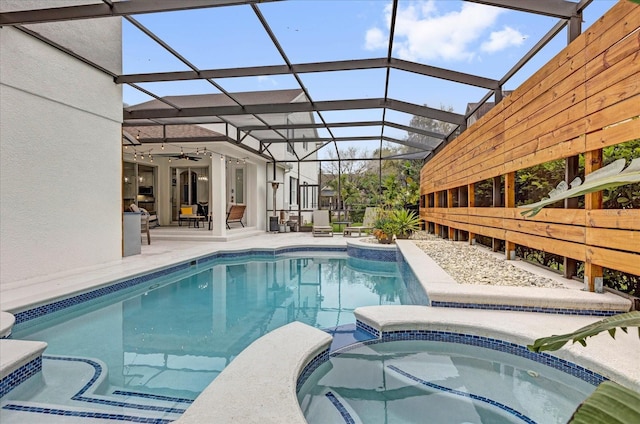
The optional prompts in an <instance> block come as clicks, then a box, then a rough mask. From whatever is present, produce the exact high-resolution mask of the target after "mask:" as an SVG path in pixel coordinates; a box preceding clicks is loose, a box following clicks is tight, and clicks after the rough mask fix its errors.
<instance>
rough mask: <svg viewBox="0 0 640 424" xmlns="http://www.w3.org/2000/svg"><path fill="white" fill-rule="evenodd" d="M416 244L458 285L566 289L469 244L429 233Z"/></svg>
mask: <svg viewBox="0 0 640 424" xmlns="http://www.w3.org/2000/svg"><path fill="white" fill-rule="evenodd" d="M413 242H414V243H415V244H416V246H418V247H419V248H420V249H421V250H422V251H423V252H425V253H426V254H427V255H429V257H431V259H433V260H434V261H435V262H436V263H437V264H438V265H439V266H440V267H441V268H442V269H444V270H445V271H446V272H447V273H448V274H449V275H451V277H452V278H453V279H454V280H456V281H457V282H458V283H459V284H477V285H494V286H519V287H550V288H566V287H565V286H564V285H563V284H561V283H559V282H557V281H554V280H551V279H549V278H545V277H542V276H540V275H536V274H533V273H531V272H528V271H526V270H523V269H520V268H518V267H516V266H514V265H512V264H511V263H509V261H507V260H506V259H498V258H497V257H496V256H495V255H493V254H492V253H491V252H489V251H488V250H487V249H485V248H483V247H480V246H472V245H469V244H468V243H467V242H459V241H451V240H444V239H441V238H439V237H436V236H433V235H429V234H426V233H416V234H415V235H414V237H413Z"/></svg>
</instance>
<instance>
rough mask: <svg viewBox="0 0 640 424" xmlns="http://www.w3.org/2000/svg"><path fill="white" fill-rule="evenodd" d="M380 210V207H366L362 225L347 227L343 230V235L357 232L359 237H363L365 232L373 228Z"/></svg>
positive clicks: (351, 234)
mask: <svg viewBox="0 0 640 424" xmlns="http://www.w3.org/2000/svg"><path fill="white" fill-rule="evenodd" d="M378 211H379V209H378V208H366V209H365V210H364V218H362V225H356V226H352V227H346V228H345V229H344V230H343V231H342V235H343V236H344V237H346V236H353V235H354V234H355V233H356V232H357V233H358V237H361V236H362V233H363V232H365V231H370V230H373V224H374V222H375V221H376V218H377V217H378Z"/></svg>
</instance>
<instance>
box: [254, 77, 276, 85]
mask: <svg viewBox="0 0 640 424" xmlns="http://www.w3.org/2000/svg"><path fill="white" fill-rule="evenodd" d="M258 82H259V83H260V84H270V85H273V86H275V85H278V83H277V82H276V80H274V79H273V78H271V77H270V76H268V75H258Z"/></svg>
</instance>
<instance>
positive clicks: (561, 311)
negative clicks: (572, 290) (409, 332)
mask: <svg viewBox="0 0 640 424" xmlns="http://www.w3.org/2000/svg"><path fill="white" fill-rule="evenodd" d="M431 306H433V307H437V308H462V309H488V310H495V311H518V312H537V313H543V314H556V315H586V316H598V317H609V316H613V315H617V314H619V313H621V311H614V310H597V309H569V308H544V307H540V306H518V305H500V304H491V303H463V302H441V301H437V300H434V301H432V302H431Z"/></svg>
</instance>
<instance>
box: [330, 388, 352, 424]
mask: <svg viewBox="0 0 640 424" xmlns="http://www.w3.org/2000/svg"><path fill="white" fill-rule="evenodd" d="M325 397H326V398H327V399H329V401H330V402H331V403H332V404H333V406H335V407H336V409H337V410H338V412H339V413H340V415H341V416H342V419H343V420H344V422H345V424H356V421H355V420H354V419H353V417H352V416H351V414H350V413H349V411H347V408H346V407H345V406H344V405H343V404H342V402H340V400H339V399H338V398H337V397H336V395H334V394H333V393H332V392H327V393H325Z"/></svg>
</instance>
